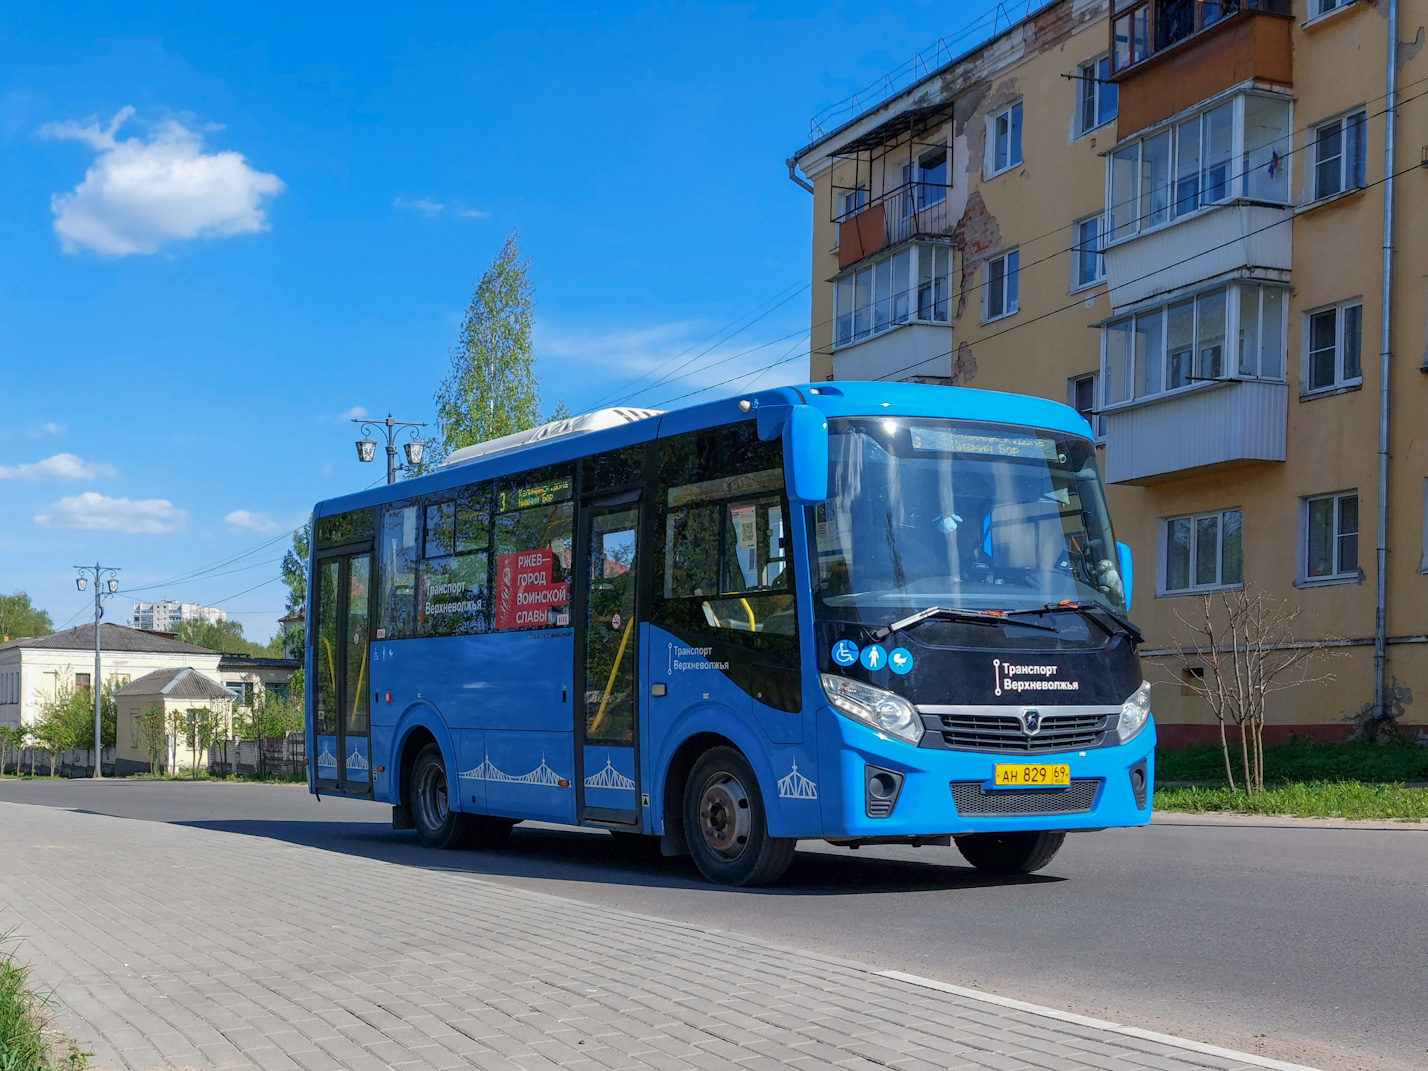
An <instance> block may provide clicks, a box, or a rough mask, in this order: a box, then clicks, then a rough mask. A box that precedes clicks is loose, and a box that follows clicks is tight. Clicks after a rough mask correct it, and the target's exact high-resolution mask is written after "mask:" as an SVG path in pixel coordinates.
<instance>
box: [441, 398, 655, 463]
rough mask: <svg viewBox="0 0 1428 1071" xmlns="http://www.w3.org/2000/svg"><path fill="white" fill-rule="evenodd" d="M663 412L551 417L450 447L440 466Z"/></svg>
mask: <svg viewBox="0 0 1428 1071" xmlns="http://www.w3.org/2000/svg"><path fill="white" fill-rule="evenodd" d="M663 412H664V410H663V409H637V408H635V407H633V406H616V407H615V408H612V409H597V410H595V412H593V413H581V414H580V415H579V416H573V417H568V418H567V419H565V420H552V421H551V422H550V423H549V424H542V425H541V426H540V427H538V428H531V429H529V430H527V431H517V432H512V433H511V434H510V435H502V436H501V437H500V438H499V439H488V440H487V441H486V442H484V443H476V444H474V445H472V446H463V447H462V448H461V449H460V450H454V451H452V452H451V453H450V454H448V455H447V456H446V459H445V460H444V461H442V463H441V465H440V467H441V468H447V467H449V466H451V465H462V464H465V463H466V462H468V461H475V460H476V459H477V458H482V457H490V456H491V455H492V454H503V453H505V452H506V451H507V450H515V449H517V448H518V447H522V446H530V445H532V444H534V443H540V442H545V441H546V440H547V439H563V438H565V437H566V436H568V435H584V434H585V433H586V432H590V431H604V430H605V429H606V428H617V427H619V426H620V425H621V424H633V423H634V422H635V421H636V420H644V419H646V418H647V417H652V416H660V415H661V414H662V413H663Z"/></svg>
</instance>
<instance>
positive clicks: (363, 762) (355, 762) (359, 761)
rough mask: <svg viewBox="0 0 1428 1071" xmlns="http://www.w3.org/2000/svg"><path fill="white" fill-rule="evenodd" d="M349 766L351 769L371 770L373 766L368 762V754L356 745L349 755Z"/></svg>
mask: <svg viewBox="0 0 1428 1071" xmlns="http://www.w3.org/2000/svg"><path fill="white" fill-rule="evenodd" d="M319 765H321V763H319ZM347 768H348V769H349V770H370V769H371V766H370V765H369V764H368V762H367V756H366V755H364V754H362V753H361V752H360V751H358V750H357V749H356V748H355V747H354V748H353V749H352V754H350V755H348V756H347Z"/></svg>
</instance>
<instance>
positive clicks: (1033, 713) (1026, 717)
mask: <svg viewBox="0 0 1428 1071" xmlns="http://www.w3.org/2000/svg"><path fill="white" fill-rule="evenodd" d="M1021 727H1022V730H1023V731H1024V732H1025V733H1026V735H1027V736H1035V735H1036V734H1037V733H1038V732H1040V731H1041V711H1039V710H1023V711H1022V712H1021Z"/></svg>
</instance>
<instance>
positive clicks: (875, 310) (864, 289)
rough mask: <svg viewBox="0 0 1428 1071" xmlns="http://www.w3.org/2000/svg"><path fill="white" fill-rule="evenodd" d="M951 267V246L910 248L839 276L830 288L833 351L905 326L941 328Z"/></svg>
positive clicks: (944, 321)
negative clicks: (923, 325) (936, 326)
mask: <svg viewBox="0 0 1428 1071" xmlns="http://www.w3.org/2000/svg"><path fill="white" fill-rule="evenodd" d="M951 269H952V250H951V247H950V246H946V245H935V246H934V245H911V246H907V247H906V248H904V249H901V250H899V251H898V252H896V253H894V254H893V255H892V256H888V257H883V258H881V259H880V260H871V261H867V262H865V263H863V264H861V265H859V267H858V268H857V270H856V271H850V272H848V273H846V274H845V275H842V276H839V278H838V281H837V283H836V284H835V286H834V289H833V304H834V309H833V323H834V331H833V345H834V347H835V348H836V347H839V346H850V345H852V344H853V343H855V342H862V341H863V340H864V339H866V338H871V337H872V336H873V335H876V334H881V333H882V332H884V331H887V330H890V329H892V328H894V327H897V326H899V325H901V324H905V323H911V322H921V323H944V324H945V323H946V322H947V316H948V311H949V310H948V297H949V287H950V285H951ZM914 298H915V300H914Z"/></svg>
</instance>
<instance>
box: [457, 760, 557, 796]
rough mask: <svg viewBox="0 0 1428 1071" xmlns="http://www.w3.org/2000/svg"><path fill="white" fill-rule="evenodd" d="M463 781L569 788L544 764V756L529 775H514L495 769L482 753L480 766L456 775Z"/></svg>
mask: <svg viewBox="0 0 1428 1071" xmlns="http://www.w3.org/2000/svg"><path fill="white" fill-rule="evenodd" d="M457 776H458V777H460V778H461V780H463V781H500V782H503V783H505V784H514V785H549V786H550V787H551V788H569V787H570V782H569V781H567V780H566V779H565V778H563V777H561V776H560V775H559V774H558V773H556V772H555V771H554V770H552V769H551V768H550V767H549V766H547V765H546V764H545V756H544V755H542V756H541V757H540V765H539V766H537V767H536V768H535V769H534V770H532V771H531V772H530V773H525V774H520V775H515V774H508V773H505V772H504V771H501V770H498V769H496V767H495V766H494V765H492V763H491V756H490V755H489V754H486V753H482V756H481V765H480V766H477V767H476V768H475V769H472V770H467V771H465V772H464V773H461V774H458V775H457Z"/></svg>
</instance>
